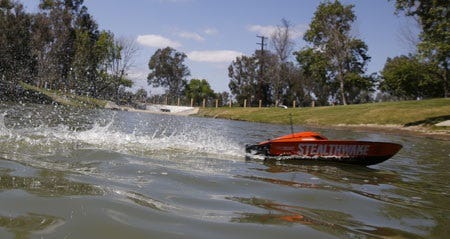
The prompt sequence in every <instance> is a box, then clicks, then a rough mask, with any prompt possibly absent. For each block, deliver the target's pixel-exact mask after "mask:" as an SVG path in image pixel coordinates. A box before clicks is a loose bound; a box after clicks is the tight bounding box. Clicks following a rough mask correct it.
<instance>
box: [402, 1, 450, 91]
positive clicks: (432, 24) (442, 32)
mask: <svg viewBox="0 0 450 239" xmlns="http://www.w3.org/2000/svg"><path fill="white" fill-rule="evenodd" d="M396 8H397V13H399V12H401V11H403V12H405V13H406V15H407V16H416V17H418V20H419V23H420V25H421V27H422V32H421V34H420V38H421V40H422V41H421V42H420V43H419V46H418V48H419V53H420V54H421V55H422V56H424V57H425V58H427V59H428V60H429V61H432V62H435V64H436V65H437V66H438V67H439V69H438V73H439V75H440V77H439V78H440V79H439V81H440V83H441V86H442V88H443V89H444V93H443V95H444V97H448V96H449V94H450V93H449V85H450V82H449V78H448V75H449V64H450V63H449V62H450V31H449V28H450V20H449V19H450V17H449V12H450V4H449V2H448V1H445V0H434V1H429V0H396Z"/></svg>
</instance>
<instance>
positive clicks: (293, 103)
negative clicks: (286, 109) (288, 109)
mask: <svg viewBox="0 0 450 239" xmlns="http://www.w3.org/2000/svg"><path fill="white" fill-rule="evenodd" d="M292 108H294V109H295V100H293V101H292Z"/></svg>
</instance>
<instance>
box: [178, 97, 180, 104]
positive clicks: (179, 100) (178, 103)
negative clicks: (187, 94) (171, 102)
mask: <svg viewBox="0 0 450 239" xmlns="http://www.w3.org/2000/svg"><path fill="white" fill-rule="evenodd" d="M177 106H180V97H178V102H177Z"/></svg>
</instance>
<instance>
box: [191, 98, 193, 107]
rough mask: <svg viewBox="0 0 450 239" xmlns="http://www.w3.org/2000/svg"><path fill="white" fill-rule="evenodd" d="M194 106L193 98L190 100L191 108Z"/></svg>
mask: <svg viewBox="0 0 450 239" xmlns="http://www.w3.org/2000/svg"><path fill="white" fill-rule="evenodd" d="M193 106H194V98H191V107H193Z"/></svg>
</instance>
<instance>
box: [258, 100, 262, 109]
mask: <svg viewBox="0 0 450 239" xmlns="http://www.w3.org/2000/svg"><path fill="white" fill-rule="evenodd" d="M261 106H262V100H259V108H261Z"/></svg>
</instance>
